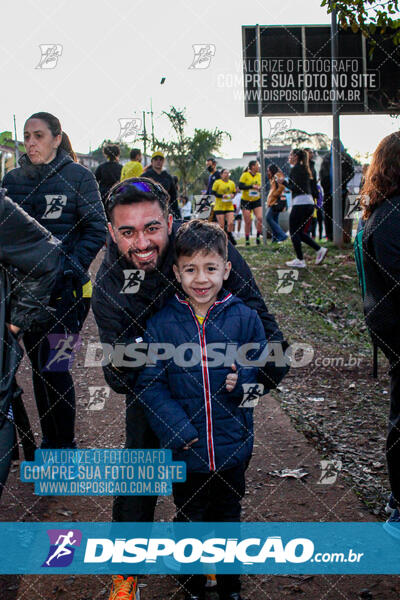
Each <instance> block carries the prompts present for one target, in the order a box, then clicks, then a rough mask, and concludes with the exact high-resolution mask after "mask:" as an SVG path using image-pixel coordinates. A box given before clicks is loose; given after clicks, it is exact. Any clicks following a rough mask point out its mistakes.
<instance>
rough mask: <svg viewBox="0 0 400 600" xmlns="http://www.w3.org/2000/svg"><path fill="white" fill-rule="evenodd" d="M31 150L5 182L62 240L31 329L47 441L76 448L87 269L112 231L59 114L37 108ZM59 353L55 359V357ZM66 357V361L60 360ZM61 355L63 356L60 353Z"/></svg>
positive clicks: (28, 344) (29, 127)
mask: <svg viewBox="0 0 400 600" xmlns="http://www.w3.org/2000/svg"><path fill="white" fill-rule="evenodd" d="M24 143H25V148H26V154H24V155H23V156H22V157H21V158H20V160H19V165H20V166H19V167H18V168H16V169H13V170H12V171H10V172H9V173H7V174H6V176H5V178H4V182H3V185H4V187H5V188H7V190H8V195H9V196H10V198H11V199H12V200H14V202H16V203H17V204H19V205H20V206H22V208H23V209H24V210H25V211H26V212H27V213H28V214H29V215H30V216H32V217H34V218H35V219H36V220H37V221H38V222H39V223H40V224H41V225H43V226H44V227H46V229H48V231H50V232H51V233H52V234H53V235H54V236H55V238H58V239H59V240H60V241H61V261H60V266H59V270H58V273H57V279H56V283H55V285H54V287H53V290H52V295H51V298H50V306H51V307H52V308H54V319H53V322H52V323H51V324H50V326H49V327H48V328H47V329H46V331H45V332H41V333H36V332H30V331H29V332H26V333H25V334H24V336H23V341H24V344H25V348H26V351H27V354H28V357H29V359H30V361H31V364H32V378H33V389H34V393H35V400H36V404H37V407H38V412H39V417H40V422H41V427H42V434H43V438H42V444H41V447H42V448H74V447H75V436H74V422H75V391H74V384H73V380H72V376H71V373H70V366H71V362H72V360H70V359H71V358H72V352H73V351H74V347H75V346H76V343H77V339H78V334H79V332H80V330H81V328H82V325H83V322H84V320H85V318H86V316H87V313H88V310H89V305H90V296H91V282H90V277H89V274H88V268H89V266H90V264H91V262H92V260H93V259H94V258H95V256H96V254H97V252H98V251H99V250H100V248H101V247H102V246H103V245H104V242H105V238H106V220H105V214H104V208H103V204H102V202H101V198H100V194H99V188H98V185H97V182H96V180H95V178H94V175H93V174H92V173H91V172H90V171H89V170H88V169H86V168H85V167H84V166H82V165H80V164H78V163H77V162H76V155H75V153H74V151H73V149H72V147H71V142H70V141H69V138H68V136H67V135H66V133H65V132H64V131H62V129H61V123H60V121H59V120H58V119H57V117H55V116H54V115H51V114H50V113H47V112H40V113H35V114H33V115H31V116H30V117H29V118H28V119H27V121H26V123H25V126H24ZM56 358H57V360H56ZM61 358H63V360H61ZM58 359H60V360H58Z"/></svg>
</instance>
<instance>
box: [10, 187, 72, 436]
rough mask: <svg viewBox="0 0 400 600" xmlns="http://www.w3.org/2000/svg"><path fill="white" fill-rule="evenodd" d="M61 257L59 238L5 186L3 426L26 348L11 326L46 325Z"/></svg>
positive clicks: (49, 318)
mask: <svg viewBox="0 0 400 600" xmlns="http://www.w3.org/2000/svg"><path fill="white" fill-rule="evenodd" d="M59 259H60V252H59V243H58V242H56V241H55V240H54V238H52V236H51V234H50V233H49V232H48V231H46V229H44V227H41V226H40V225H39V224H38V223H37V222H36V221H35V220H34V219H32V218H31V217H29V216H28V215H27V214H26V213H25V212H24V211H23V210H22V209H21V208H20V207H19V206H17V205H16V204H15V203H14V202H12V200H10V199H9V198H7V197H5V194H4V190H0V427H1V425H2V421H3V418H4V416H5V415H6V414H7V412H8V406H9V402H10V394H9V391H10V385H11V382H12V380H13V377H14V374H15V371H16V368H17V366H18V362H19V360H20V358H21V355H22V350H21V348H20V347H19V344H18V343H17V340H16V338H15V337H14V336H13V335H12V334H11V333H10V332H9V331H8V329H7V328H6V323H12V324H13V325H16V326H17V327H19V328H20V329H21V330H22V331H26V330H28V329H30V328H31V327H36V328H37V329H41V328H42V327H46V325H47V323H48V322H49V321H50V320H51V317H52V315H51V311H50V310H49V309H48V307H47V305H48V302H49V299H50V295H51V291H52V289H53V287H54V284H55V281H56V276H57V270H58V263H59Z"/></svg>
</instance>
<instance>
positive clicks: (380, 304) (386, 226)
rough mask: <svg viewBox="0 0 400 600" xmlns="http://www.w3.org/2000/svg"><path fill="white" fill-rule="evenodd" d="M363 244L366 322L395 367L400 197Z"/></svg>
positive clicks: (399, 335)
mask: <svg viewBox="0 0 400 600" xmlns="http://www.w3.org/2000/svg"><path fill="white" fill-rule="evenodd" d="M362 240H363V242H362V245H363V262H364V273H365V285H366V290H365V297H364V312H365V319H366V322H367V325H368V328H369V330H370V332H371V334H372V337H373V339H374V340H375V341H376V342H377V344H378V346H379V347H380V348H381V349H382V350H383V352H384V353H385V354H386V356H387V357H388V358H389V360H390V362H391V364H392V366H393V365H394V364H396V363H397V364H399V361H400V312H399V307H400V195H397V196H392V197H391V198H387V199H386V200H385V201H384V202H383V203H382V204H381V205H380V206H378V207H377V208H376V209H375V210H374V211H373V213H372V215H371V216H370V217H369V218H368V219H367V221H366V223H365V226H364V230H363V237H362Z"/></svg>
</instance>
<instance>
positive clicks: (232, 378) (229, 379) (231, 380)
mask: <svg viewBox="0 0 400 600" xmlns="http://www.w3.org/2000/svg"><path fill="white" fill-rule="evenodd" d="M231 369H232V371H233V373H229V375H227V376H226V380H225V387H226V389H227V390H228V392H231V391H232V390H233V389H234V387H235V385H236V384H237V380H238V374H237V373H236V371H237V367H236V365H235V364H233V365H231Z"/></svg>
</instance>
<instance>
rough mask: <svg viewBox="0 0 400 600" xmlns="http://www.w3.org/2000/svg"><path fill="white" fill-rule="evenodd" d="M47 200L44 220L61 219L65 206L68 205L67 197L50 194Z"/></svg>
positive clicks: (46, 197)
mask: <svg viewBox="0 0 400 600" xmlns="http://www.w3.org/2000/svg"><path fill="white" fill-rule="evenodd" d="M45 199H46V210H45V211H44V214H43V216H42V219H59V218H60V217H61V213H62V210H63V208H64V206H65V205H66V204H67V196H65V195H64V194H56V195H54V194H48V195H46V196H45Z"/></svg>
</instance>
